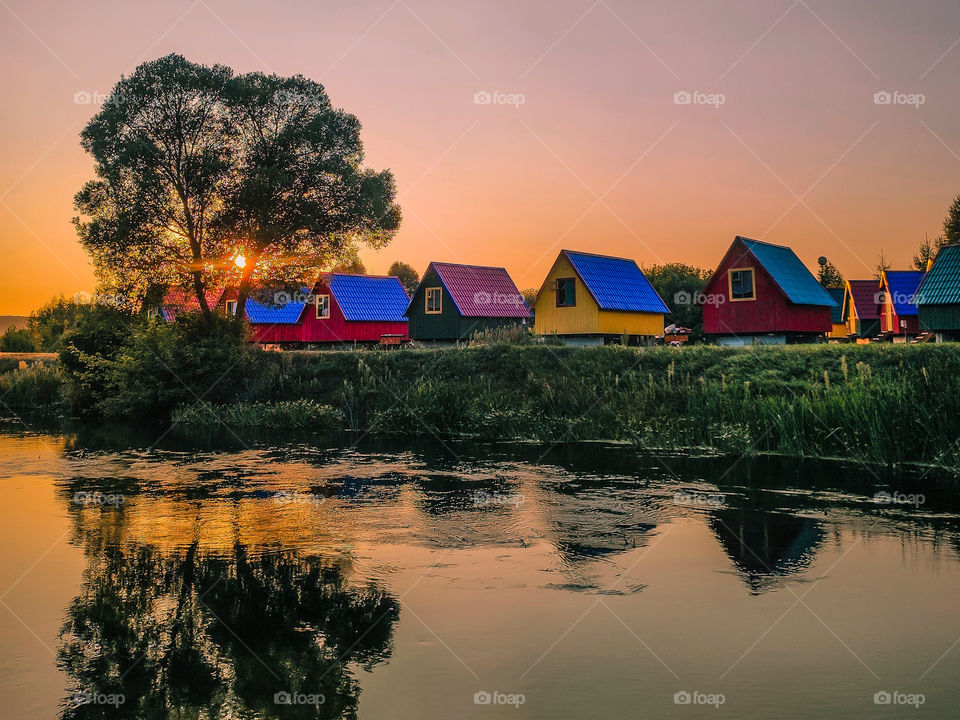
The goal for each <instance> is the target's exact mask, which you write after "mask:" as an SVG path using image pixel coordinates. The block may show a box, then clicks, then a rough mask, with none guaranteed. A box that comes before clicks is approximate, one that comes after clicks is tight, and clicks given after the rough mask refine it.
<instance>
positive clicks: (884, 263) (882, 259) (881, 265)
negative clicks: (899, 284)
mask: <svg viewBox="0 0 960 720" xmlns="http://www.w3.org/2000/svg"><path fill="white" fill-rule="evenodd" d="M889 269H890V261H889V260H887V256H886V253H884V252H883V248H880V254H879V255H877V267H876V270H875V271H874V273H873V279H874V280H876V281H877V282H880V276H881V275H883V273H885V272H886V271H887V270H889Z"/></svg>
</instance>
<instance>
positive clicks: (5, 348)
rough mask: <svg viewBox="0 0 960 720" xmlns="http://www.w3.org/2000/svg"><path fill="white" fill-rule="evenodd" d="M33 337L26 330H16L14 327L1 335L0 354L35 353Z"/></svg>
mask: <svg viewBox="0 0 960 720" xmlns="http://www.w3.org/2000/svg"><path fill="white" fill-rule="evenodd" d="M35 351H36V347H35V346H34V344H33V335H32V334H31V333H30V331H29V330H27V329H24V328H20V329H18V328H15V327H13V326H12V325H11V326H10V327H8V328H7V329H6V331H5V332H4V333H3V335H0V352H15V353H29V352H35Z"/></svg>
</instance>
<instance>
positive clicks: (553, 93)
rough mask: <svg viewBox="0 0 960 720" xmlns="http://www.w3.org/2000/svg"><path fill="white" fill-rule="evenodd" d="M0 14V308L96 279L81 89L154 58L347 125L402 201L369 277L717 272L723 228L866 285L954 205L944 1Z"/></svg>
mask: <svg viewBox="0 0 960 720" xmlns="http://www.w3.org/2000/svg"><path fill="white" fill-rule="evenodd" d="M0 16H3V18H4V19H3V22H2V25H0V57H2V59H3V67H4V73H3V76H2V78H0V87H2V90H3V92H2V98H3V112H2V115H0V138H2V141H0V142H2V149H3V152H2V155H0V258H2V262H0V314H26V313H28V312H29V311H30V310H32V309H34V308H36V307H37V306H38V305H40V304H41V303H43V302H44V301H46V300H48V299H49V298H50V297H52V296H53V295H55V294H57V293H61V292H62V293H64V294H66V295H73V294H74V293H76V292H78V291H90V290H92V289H93V287H94V278H93V273H92V270H91V268H90V265H89V263H88V261H87V258H86V255H85V253H84V252H83V250H82V249H81V248H80V246H79V245H78V243H77V241H76V237H75V234H74V231H73V228H72V226H71V224H70V217H71V216H72V215H73V209H72V199H73V195H74V193H75V192H76V191H77V190H78V189H79V188H80V187H81V186H82V184H83V183H84V182H85V181H86V180H88V179H91V178H92V177H93V167H92V162H91V160H90V158H89V157H88V156H86V154H85V153H84V152H83V151H82V150H81V148H80V145H79V139H78V133H79V131H80V129H81V128H82V127H83V125H84V124H85V123H86V122H87V121H88V120H89V119H90V118H91V117H92V115H93V114H94V113H95V112H96V111H97V109H98V107H97V105H96V102H95V99H96V95H97V94H101V95H102V94H106V93H108V92H109V90H110V88H111V87H112V86H113V84H114V83H115V82H116V81H117V80H118V79H119V77H120V76H121V75H122V74H124V73H129V72H130V71H131V70H132V69H133V68H134V67H135V66H136V65H137V64H138V63H139V62H142V61H144V60H148V59H154V58H156V57H159V56H162V55H166V54H168V53H171V52H178V53H181V54H183V55H185V56H186V57H187V58H188V59H190V60H193V61H197V62H202V63H206V64H213V63H223V64H226V65H229V66H231V67H233V68H234V70H236V71H238V72H246V71H250V70H262V71H266V72H276V73H278V74H284V75H291V74H295V73H301V74H303V75H306V76H308V77H310V78H313V79H314V80H317V81H319V82H321V83H323V84H324V85H325V87H326V89H327V91H328V93H329V95H330V97H331V99H332V101H333V103H334V104H335V105H337V106H340V107H343V108H345V109H347V110H348V111H350V112H352V113H354V114H356V115H357V116H358V117H359V118H360V120H361V122H362V123H363V127H364V130H363V139H364V142H365V144H366V150H367V161H368V164H369V165H370V166H371V167H373V168H377V169H381V168H390V169H391V170H392V171H393V172H394V174H395V176H396V179H397V185H398V191H399V201H400V204H401V207H402V209H403V212H404V221H403V225H402V227H401V230H400V232H399V234H398V236H397V238H396V240H395V241H394V242H393V244H392V245H391V246H389V247H388V248H386V249H385V250H381V251H377V252H373V251H364V252H363V253H362V257H363V259H364V260H365V262H366V263H367V266H368V268H369V269H370V270H371V271H372V272H379V273H382V272H385V271H386V269H387V267H388V266H389V264H390V263H391V262H392V261H393V260H396V259H401V260H404V261H406V262H409V263H411V264H412V265H414V266H415V267H416V268H417V269H418V271H422V270H423V269H424V268H425V267H426V265H427V263H428V262H429V261H430V260H445V261H453V262H466V263H478V264H486V265H503V266H505V267H506V268H507V269H508V270H509V271H510V273H511V274H512V275H513V277H514V279H515V280H516V282H517V284H518V285H519V286H520V287H522V288H523V287H533V286H539V284H540V282H541V280H542V278H543V276H544V274H545V273H546V271H547V269H548V267H549V265H550V263H551V261H552V260H553V258H554V257H555V255H556V253H557V252H558V251H559V249H560V248H563V247H567V248H572V249H580V250H587V251H594V252H601V253H608V254H615V255H622V256H627V257H631V258H634V259H636V260H637V261H638V262H640V263H642V264H651V263H657V262H669V261H683V262H688V263H693V264H697V265H701V266H704V267H713V265H714V264H715V263H716V262H718V261H719V259H720V257H721V255H722V254H723V252H724V250H725V249H726V247H727V245H729V243H730V242H731V240H732V238H733V236H734V235H737V234H741V235H747V236H751V237H754V238H758V239H764V240H768V241H771V242H777V243H782V244H787V245H791V246H792V247H793V248H794V249H795V250H796V252H797V254H798V255H799V256H800V258H801V259H802V260H803V261H804V262H806V263H807V265H808V266H810V267H811V268H812V267H814V266H815V262H816V258H817V256H818V255H827V256H828V257H829V258H830V259H831V260H833V261H834V262H835V263H836V264H837V265H838V266H839V268H840V270H841V271H842V272H844V273H845V274H846V275H847V277H848V278H858V277H869V276H870V274H871V273H872V269H873V267H874V265H875V262H876V255H877V253H878V251H879V250H880V248H883V249H884V250H885V251H886V253H887V255H888V257H889V259H890V261H891V262H892V263H893V265H894V267H906V265H907V264H908V263H909V261H910V258H911V256H912V253H913V251H914V249H915V248H916V246H917V244H918V242H919V241H920V240H922V239H923V237H924V233H928V234H930V235H931V236H935V235H938V234H939V233H940V232H941V225H942V221H943V217H944V215H945V213H946V210H947V207H948V205H949V203H950V201H951V200H952V199H953V198H954V197H955V196H956V195H957V194H958V193H960V92H958V78H960V3H957V2H956V0H920V1H919V2H910V3H908V2H902V1H901V0H890V1H881V0H857V1H850V0H838V1H835V2H826V1H825V0H797V1H796V2H794V1H793V0H710V1H703V2H700V1H693V0H677V1H676V2H630V1H628V0H597V1H596V2H594V1H593V0H549V1H547V0H543V1H542V2H528V1H525V0H520V1H519V2H518V1H517V0H511V1H509V2H507V1H503V0H493V1H488V2H483V3H473V2H471V3H467V2H456V1H452V0H396V1H393V0H376V1H372V0H371V1H367V0H362V1H361V0H332V1H323V2H275V3H264V2H256V3H254V2H225V1H224V0H184V1H182V2H180V1H178V2H169V3H145V2H129V0H125V1H123V2H121V1H120V0H112V1H103V0H92V1H91V2H85V3H67V2H62V1H61V2H51V1H50V0H40V1H39V2H27V1H26V0H2V1H0ZM682 92H688V93H701V94H700V95H697V96H695V97H696V99H697V100H701V101H710V100H713V101H715V102H713V104H707V103H704V102H691V103H689V104H682V103H680V104H678V103H677V102H675V96H676V94H677V93H682ZM878 92H889V93H901V94H900V95H895V96H893V102H891V103H889V104H882V103H881V104H877V103H876V102H875V93H878ZM78 93H79V94H78ZM85 93H89V95H86V94H85ZM478 93H491V94H494V93H499V95H494V96H493V100H494V102H490V103H483V102H477V99H479V100H481V101H482V100H483V99H486V98H487V97H489V96H487V95H480V96H479V97H478V95H477V94H478ZM711 95H712V96H717V95H722V98H717V97H709V96H711ZM918 96H919V97H918ZM684 97H686V96H681V99H682V98H684ZM884 97H885V96H881V99H883V98H884ZM89 100H93V102H88V101H89ZM497 100H501V101H512V103H513V104H510V103H509V102H496V101H497ZM520 100H522V103H521V102H519V101H520ZM720 100H722V104H721V103H720ZM907 103H912V104H907Z"/></svg>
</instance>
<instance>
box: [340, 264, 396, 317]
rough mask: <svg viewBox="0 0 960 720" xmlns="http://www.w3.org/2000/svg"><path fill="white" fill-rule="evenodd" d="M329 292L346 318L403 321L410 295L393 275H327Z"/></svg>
mask: <svg viewBox="0 0 960 720" xmlns="http://www.w3.org/2000/svg"><path fill="white" fill-rule="evenodd" d="M330 292H331V293H332V294H333V296H334V298H336V301H337V305H339V306H340V310H341V311H342V312H343V316H344V317H345V318H346V319H347V320H354V321H364V320H365V321H374V322H406V321H407V318H406V317H404V313H405V312H406V311H407V305H409V304H410V298H409V297H407V292H406V290H404V289H403V285H402V284H401V283H400V279H399V278H396V277H392V276H391V277H371V276H369V275H340V274H334V275H333V276H332V277H331V278H330Z"/></svg>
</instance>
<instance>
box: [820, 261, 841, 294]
mask: <svg viewBox="0 0 960 720" xmlns="http://www.w3.org/2000/svg"><path fill="white" fill-rule="evenodd" d="M817 280H819V281H820V284H821V285H823V287H825V288H842V287H843V273H841V272H840V271H839V270H838V269H837V266H836V265H834V264H833V263H832V262H830V261H829V260H827V261H826V262H825V263H824V264H823V265H821V266H820V269H819V270H818V271H817Z"/></svg>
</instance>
